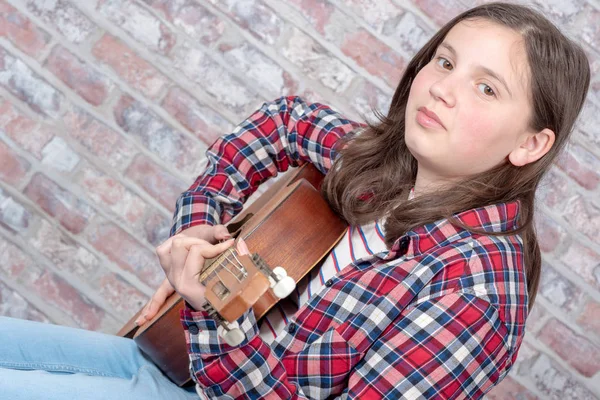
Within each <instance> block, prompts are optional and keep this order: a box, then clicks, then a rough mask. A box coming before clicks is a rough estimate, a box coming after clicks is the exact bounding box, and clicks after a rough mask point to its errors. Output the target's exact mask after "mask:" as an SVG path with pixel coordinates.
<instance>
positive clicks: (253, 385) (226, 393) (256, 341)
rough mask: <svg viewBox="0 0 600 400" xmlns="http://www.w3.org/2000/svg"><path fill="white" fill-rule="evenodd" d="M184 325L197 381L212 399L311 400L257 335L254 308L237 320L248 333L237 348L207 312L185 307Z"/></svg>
mask: <svg viewBox="0 0 600 400" xmlns="http://www.w3.org/2000/svg"><path fill="white" fill-rule="evenodd" d="M181 322H182V324H183V327H184V330H185V338H186V342H187V346H188V353H189V355H190V372H191V373H192V378H193V379H194V381H195V382H196V383H197V384H198V385H199V386H200V387H201V388H202V390H203V392H204V393H205V394H206V395H207V396H209V398H211V399H245V400H253V399H266V398H268V399H309V397H307V396H305V395H304V393H303V392H302V389H301V388H300V387H299V386H298V385H297V384H296V383H294V382H293V381H292V380H291V379H289V378H288V375H287V372H286V370H285V368H284V366H283V364H282V363H281V362H280V360H279V359H278V358H277V357H276V356H275V354H274V352H273V351H272V349H271V347H270V346H269V345H268V344H266V343H265V342H264V341H263V340H262V339H261V338H260V336H259V335H258V327H257V324H256V320H255V318H254V312H253V311H252V309H250V310H249V311H247V312H246V313H245V314H244V315H243V316H242V317H240V319H239V320H238V321H237V322H239V323H240V329H242V330H243V331H244V333H245V334H246V338H245V339H244V341H243V342H242V343H241V344H239V345H238V346H236V347H232V346H229V345H228V344H227V343H225V341H224V340H223V339H222V338H221V337H220V336H219V335H218V334H217V324H216V322H215V321H214V320H213V319H212V318H211V317H210V316H209V315H208V313H207V312H205V311H195V310H193V309H192V308H190V307H189V306H186V307H185V308H184V309H183V310H182V311H181Z"/></svg>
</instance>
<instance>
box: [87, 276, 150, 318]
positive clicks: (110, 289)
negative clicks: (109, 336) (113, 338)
mask: <svg viewBox="0 0 600 400" xmlns="http://www.w3.org/2000/svg"><path fill="white" fill-rule="evenodd" d="M97 284H98V286H99V290H100V295H101V296H102V297H103V298H104V299H105V300H106V301H107V302H108V304H110V305H111V307H112V309H113V311H114V312H115V313H116V314H118V315H119V316H120V317H122V319H123V320H128V319H129V318H131V316H132V315H133V314H135V313H136V312H138V311H139V310H140V309H141V308H142V307H143V306H144V305H145V304H146V302H147V301H148V300H149V298H148V296H146V295H145V294H143V293H142V292H140V291H139V290H137V289H136V288H134V287H133V286H131V285H130V284H129V283H127V282H125V281H124V280H123V279H122V278H121V277H119V276H118V275H116V274H106V275H104V276H102V277H101V278H100V279H99V280H98V282H97Z"/></svg>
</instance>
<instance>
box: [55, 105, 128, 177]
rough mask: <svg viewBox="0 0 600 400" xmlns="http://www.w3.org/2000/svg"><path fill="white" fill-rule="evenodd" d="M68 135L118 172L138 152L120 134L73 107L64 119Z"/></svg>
mask: <svg viewBox="0 0 600 400" xmlns="http://www.w3.org/2000/svg"><path fill="white" fill-rule="evenodd" d="M63 122H64V123H65V125H66V128H67V129H66V133H68V134H69V135H70V136H71V137H72V138H73V139H75V140H77V142H78V143H79V144H81V145H82V146H83V147H85V148H86V149H88V150H89V151H90V152H91V153H92V154H93V155H94V156H96V157H98V158H99V159H100V160H102V161H103V162H106V163H108V164H109V165H110V166H112V167H114V168H116V169H117V170H123V169H125V167H127V165H129V163H130V162H131V160H132V159H133V157H134V155H135V154H136V153H137V152H138V150H137V149H136V148H135V146H134V145H133V144H132V143H131V142H130V141H128V140H127V139H126V138H125V137H123V136H122V135H121V134H120V133H118V132H116V131H114V130H113V129H111V128H110V127H108V126H106V125H105V124H104V123H103V122H101V121H99V120H97V119H96V118H95V117H93V116H92V115H91V114H89V113H88V112H86V111H84V110H83V109H81V108H78V107H72V108H71V109H69V110H68V111H67V113H66V114H65V116H64V118H63Z"/></svg>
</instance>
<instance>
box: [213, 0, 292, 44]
mask: <svg viewBox="0 0 600 400" xmlns="http://www.w3.org/2000/svg"><path fill="white" fill-rule="evenodd" d="M209 2H210V3H211V4H212V5H214V6H215V7H218V8H219V9H221V11H223V12H225V13H226V14H227V15H228V16H229V17H231V18H233V19H234V20H235V22H237V23H238V25H240V26H241V27H243V28H244V29H247V30H248V31H249V32H250V33H251V34H252V35H254V36H256V37H257V38H259V39H260V40H261V41H263V42H265V43H267V44H269V45H273V44H275V43H276V42H277V39H279V37H280V36H281V33H282V32H283V29H284V22H283V20H282V19H281V18H280V17H279V16H278V15H277V13H276V12H275V11H273V10H272V9H271V8H269V7H267V6H266V5H265V4H264V3H263V2H262V1H260V0H248V1H244V2H239V1H237V0H225V1H223V0H209Z"/></svg>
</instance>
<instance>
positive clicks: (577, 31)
mask: <svg viewBox="0 0 600 400" xmlns="http://www.w3.org/2000/svg"><path fill="white" fill-rule="evenodd" d="M598 21H600V11H599V10H598V9H597V8H596V7H594V6H593V5H591V4H584V5H583V7H580V8H579V9H578V13H577V15H576V16H574V17H572V18H569V24H568V26H569V28H570V31H572V32H573V34H574V35H576V36H577V37H579V38H580V39H581V40H582V41H583V42H585V43H587V44H589V45H590V46H591V47H592V48H593V49H598V48H599V47H600V24H599V23H598Z"/></svg>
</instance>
